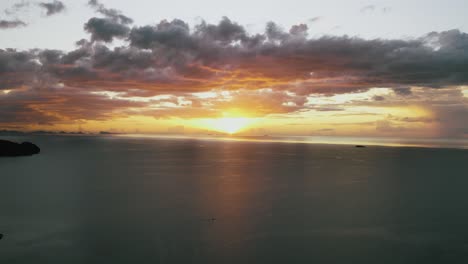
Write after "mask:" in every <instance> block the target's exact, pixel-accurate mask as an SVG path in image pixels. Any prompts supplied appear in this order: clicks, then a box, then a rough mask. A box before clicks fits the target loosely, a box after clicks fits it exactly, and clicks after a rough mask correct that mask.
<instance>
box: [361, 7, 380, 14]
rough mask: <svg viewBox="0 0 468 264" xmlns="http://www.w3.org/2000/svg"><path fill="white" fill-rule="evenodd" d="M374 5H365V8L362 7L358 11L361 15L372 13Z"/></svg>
mask: <svg viewBox="0 0 468 264" xmlns="http://www.w3.org/2000/svg"><path fill="white" fill-rule="evenodd" d="M375 8H376V7H375V5H366V6H363V7H362V8H361V9H360V11H361V13H365V12H372V11H374V10H375Z"/></svg>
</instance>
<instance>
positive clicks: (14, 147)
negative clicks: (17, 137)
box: [0, 140, 41, 157]
mask: <svg viewBox="0 0 468 264" xmlns="http://www.w3.org/2000/svg"><path fill="white" fill-rule="evenodd" d="M39 152H41V149H40V148H39V147H38V146H36V145H34V144H33V143H31V142H23V143H16V142H11V141H7V140H0V157H17V156H31V155H34V154H38V153H39Z"/></svg>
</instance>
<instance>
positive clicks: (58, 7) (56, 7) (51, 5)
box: [38, 0, 65, 16]
mask: <svg viewBox="0 0 468 264" xmlns="http://www.w3.org/2000/svg"><path fill="white" fill-rule="evenodd" d="M38 5H39V6H40V7H42V8H44V9H45V10H46V15H47V16H51V15H55V14H58V13H60V12H63V11H65V5H64V4H63V3H62V2H61V1H58V0H54V1H53V2H40V3H38Z"/></svg>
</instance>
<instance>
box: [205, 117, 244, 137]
mask: <svg viewBox="0 0 468 264" xmlns="http://www.w3.org/2000/svg"><path fill="white" fill-rule="evenodd" d="M209 123H210V124H209V125H208V127H209V128H210V129H213V130H216V131H219V132H224V133H229V134H234V133H237V132H239V131H241V130H243V129H245V128H246V127H247V126H248V125H249V124H251V123H252V120H251V119H250V118H245V117H223V118H218V119H212V120H211V122H209Z"/></svg>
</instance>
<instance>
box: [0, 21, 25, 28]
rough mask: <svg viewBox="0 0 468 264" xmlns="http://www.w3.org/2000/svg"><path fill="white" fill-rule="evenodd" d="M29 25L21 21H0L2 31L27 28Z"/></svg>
mask: <svg viewBox="0 0 468 264" xmlns="http://www.w3.org/2000/svg"><path fill="white" fill-rule="evenodd" d="M26 25H27V24H26V23H25V22H23V21H21V20H0V29H10V28H18V27H25V26H26Z"/></svg>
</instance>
